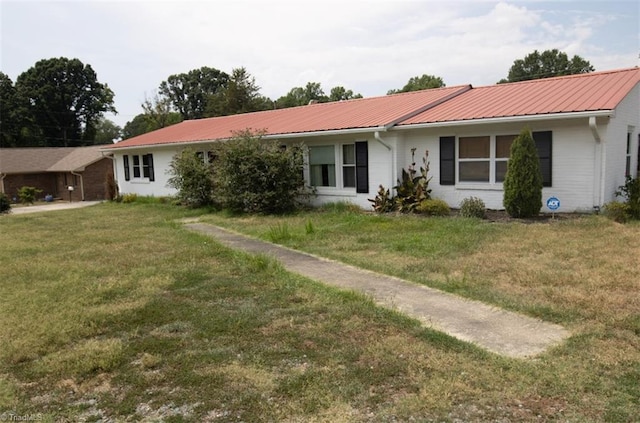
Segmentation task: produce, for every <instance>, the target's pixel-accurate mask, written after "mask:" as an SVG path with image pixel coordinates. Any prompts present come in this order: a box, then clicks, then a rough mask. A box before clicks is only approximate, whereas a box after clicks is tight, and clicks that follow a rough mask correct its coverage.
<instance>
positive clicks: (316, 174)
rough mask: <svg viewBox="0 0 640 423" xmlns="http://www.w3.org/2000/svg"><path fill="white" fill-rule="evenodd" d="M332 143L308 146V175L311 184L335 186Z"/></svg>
mask: <svg viewBox="0 0 640 423" xmlns="http://www.w3.org/2000/svg"><path fill="white" fill-rule="evenodd" d="M334 150H335V148H334V146H332V145H323V146H320V147H309V176H310V179H311V186H314V187H335V186H336V155H335V151H334Z"/></svg>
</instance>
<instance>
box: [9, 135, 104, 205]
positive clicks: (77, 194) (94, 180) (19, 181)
mask: <svg viewBox="0 0 640 423" xmlns="http://www.w3.org/2000/svg"><path fill="white" fill-rule="evenodd" d="M103 147H104V146H102V145H96V146H90V147H59V148H57V147H40V148H3V149H0V192H4V193H6V194H7V195H8V196H9V197H11V198H14V197H16V198H17V196H18V190H19V189H20V187H23V186H32V187H36V188H38V189H40V190H42V193H41V197H43V198H44V196H45V195H48V194H50V195H52V196H53V197H54V198H61V199H64V200H69V199H70V198H69V192H70V191H69V189H68V187H69V186H73V188H74V189H73V191H71V200H72V201H84V200H87V201H92V200H104V199H107V198H108V193H107V190H106V182H107V180H108V178H110V177H113V176H112V175H113V165H112V163H111V159H110V158H109V157H108V154H106V153H103V152H101V151H100V149H101V148H103Z"/></svg>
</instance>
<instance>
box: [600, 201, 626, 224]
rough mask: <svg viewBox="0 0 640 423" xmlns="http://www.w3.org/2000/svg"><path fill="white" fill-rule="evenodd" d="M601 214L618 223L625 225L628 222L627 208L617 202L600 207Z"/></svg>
mask: <svg viewBox="0 0 640 423" xmlns="http://www.w3.org/2000/svg"><path fill="white" fill-rule="evenodd" d="M602 214H603V215H604V216H606V217H607V218H609V219H611V220H613V221H615V222H618V223H625V222H627V221H628V220H629V218H630V214H629V206H628V205H627V204H625V203H621V202H619V201H612V202H610V203H607V204H605V205H604V207H602Z"/></svg>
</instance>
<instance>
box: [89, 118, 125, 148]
mask: <svg viewBox="0 0 640 423" xmlns="http://www.w3.org/2000/svg"><path fill="white" fill-rule="evenodd" d="M121 136H122V128H120V127H119V126H118V125H116V124H115V123H114V122H112V121H110V120H109V119H106V118H104V117H103V118H100V120H99V121H98V123H97V124H96V136H95V139H94V142H93V143H94V144H111V143H113V141H114V140H117V139H120V137H121Z"/></svg>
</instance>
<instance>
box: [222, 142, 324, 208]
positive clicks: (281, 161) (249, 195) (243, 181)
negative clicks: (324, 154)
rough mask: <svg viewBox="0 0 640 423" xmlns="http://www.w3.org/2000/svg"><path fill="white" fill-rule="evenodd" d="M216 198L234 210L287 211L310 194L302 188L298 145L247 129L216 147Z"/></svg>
mask: <svg viewBox="0 0 640 423" xmlns="http://www.w3.org/2000/svg"><path fill="white" fill-rule="evenodd" d="M216 152H217V156H218V157H217V159H216V160H215V162H214V165H213V169H214V183H215V189H216V200H219V201H220V203H221V204H222V206H223V207H225V208H227V209H229V210H231V211H234V212H245V213H267V214H271V213H273V214H279V213H288V212H292V211H294V210H296V209H297V208H298V207H299V206H301V205H302V204H303V202H304V200H305V199H308V197H309V196H310V195H311V194H312V193H311V191H310V190H309V189H308V188H307V187H306V185H305V181H304V176H303V172H302V171H303V166H304V148H303V146H301V145H298V146H295V145H294V146H287V147H284V146H282V145H281V144H280V143H278V142H277V141H271V140H264V139H262V137H261V136H260V135H256V134H253V133H251V132H242V133H238V134H236V137H234V138H233V139H231V140H229V141H226V142H224V143H221V144H220V145H219V146H218V150H217V151H216Z"/></svg>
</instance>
